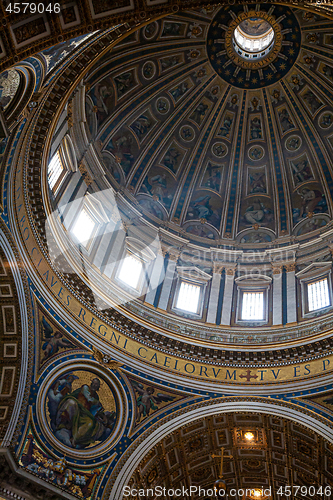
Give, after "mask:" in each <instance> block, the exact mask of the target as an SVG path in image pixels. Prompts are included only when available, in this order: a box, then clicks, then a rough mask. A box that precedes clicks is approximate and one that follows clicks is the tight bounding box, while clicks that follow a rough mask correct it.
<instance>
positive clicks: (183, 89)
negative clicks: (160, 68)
mask: <svg viewBox="0 0 333 500" xmlns="http://www.w3.org/2000/svg"><path fill="white" fill-rule="evenodd" d="M192 87H193V83H192V80H190V79H189V78H187V80H185V81H183V82H181V83H179V84H178V85H177V86H176V87H174V88H172V89H171V90H170V91H169V93H170V94H171V96H172V98H173V100H174V101H175V102H178V101H179V100H180V99H181V98H182V97H184V95H185V94H186V93H187V92H188V91H189V90H190V89H191V88H192Z"/></svg>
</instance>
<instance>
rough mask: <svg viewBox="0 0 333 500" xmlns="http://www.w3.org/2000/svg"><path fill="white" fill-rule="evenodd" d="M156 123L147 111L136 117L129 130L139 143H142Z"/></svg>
mask: <svg viewBox="0 0 333 500" xmlns="http://www.w3.org/2000/svg"><path fill="white" fill-rule="evenodd" d="M156 123H157V121H156V120H155V119H154V117H153V115H152V114H151V112H150V110H149V109H147V110H146V111H145V112H144V113H142V114H141V115H140V116H138V117H137V118H136V119H135V120H134V122H133V123H132V124H131V125H130V128H131V129H132V130H133V132H134V133H135V134H136V136H137V138H138V139H139V141H140V142H142V141H144V140H145V139H146V137H147V135H148V134H149V132H150V131H151V130H152V129H153V128H154V126H155V125H156Z"/></svg>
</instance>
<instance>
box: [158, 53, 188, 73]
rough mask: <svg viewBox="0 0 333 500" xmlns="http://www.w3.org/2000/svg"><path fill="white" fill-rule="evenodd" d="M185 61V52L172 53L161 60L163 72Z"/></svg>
mask: <svg viewBox="0 0 333 500" xmlns="http://www.w3.org/2000/svg"><path fill="white" fill-rule="evenodd" d="M183 62H184V56H183V54H172V55H170V56H168V57H162V58H161V59H160V60H159V63H160V67H161V72H162V73H165V72H166V71H168V70H170V69H172V68H175V67H176V66H179V64H182V63H183Z"/></svg>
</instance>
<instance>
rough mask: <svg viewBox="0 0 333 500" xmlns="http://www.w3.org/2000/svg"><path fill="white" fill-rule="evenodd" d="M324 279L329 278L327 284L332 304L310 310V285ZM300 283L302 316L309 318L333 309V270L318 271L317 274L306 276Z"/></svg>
mask: <svg viewBox="0 0 333 500" xmlns="http://www.w3.org/2000/svg"><path fill="white" fill-rule="evenodd" d="M323 279H327V285H328V295H329V299H330V304H329V305H328V306H325V307H320V308H319V309H313V310H312V311H310V310H309V295H308V285H311V283H315V282H317V281H321V280H323ZM300 285H301V296H302V316H303V318H309V317H311V316H313V315H317V314H318V313H319V314H320V312H321V311H322V312H324V311H328V310H329V309H332V307H333V305H332V298H333V293H332V271H331V269H330V270H325V271H322V272H319V273H318V269H317V273H316V275H315V276H313V275H312V276H307V277H304V278H303V279H300Z"/></svg>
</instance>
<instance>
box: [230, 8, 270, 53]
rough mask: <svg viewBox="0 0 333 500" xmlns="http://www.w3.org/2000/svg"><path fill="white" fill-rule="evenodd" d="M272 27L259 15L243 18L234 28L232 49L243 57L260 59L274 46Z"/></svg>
mask: <svg viewBox="0 0 333 500" xmlns="http://www.w3.org/2000/svg"><path fill="white" fill-rule="evenodd" d="M274 38H275V34H274V29H273V27H272V26H271V24H270V23H269V22H267V21H265V19H262V18H260V17H250V18H248V19H245V20H244V21H242V22H241V23H239V25H238V26H237V27H236V28H235V31H234V35H233V45H234V49H235V51H236V52H237V54H239V55H240V56H241V57H243V58H244V59H261V58H262V57H265V56H266V55H267V54H268V52H270V50H271V49H272V47H273V46H274Z"/></svg>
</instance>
